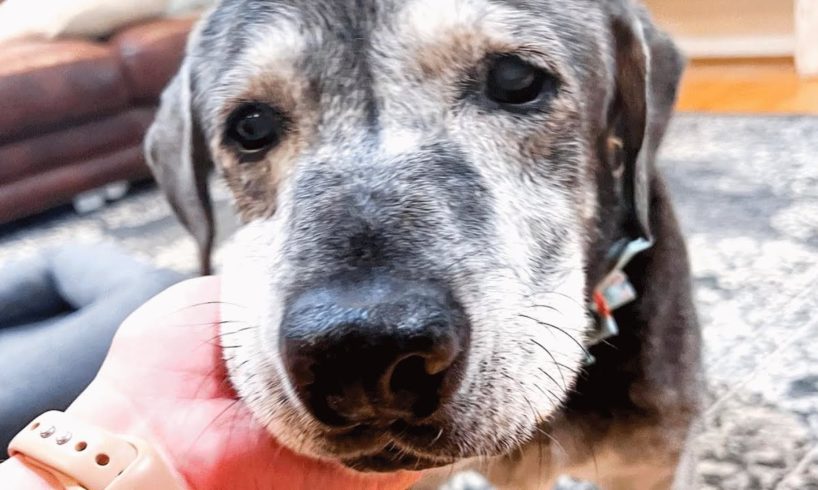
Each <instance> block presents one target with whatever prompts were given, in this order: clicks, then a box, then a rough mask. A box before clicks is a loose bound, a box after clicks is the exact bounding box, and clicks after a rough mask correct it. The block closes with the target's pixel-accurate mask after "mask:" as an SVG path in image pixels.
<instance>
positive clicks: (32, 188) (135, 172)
mask: <svg viewBox="0 0 818 490" xmlns="http://www.w3.org/2000/svg"><path fill="white" fill-rule="evenodd" d="M149 176H150V171H149V170H148V167H147V165H145V159H144V156H143V153H142V145H134V146H132V147H130V148H125V149H122V150H120V151H117V152H114V153H111V154H108V155H103V156H100V157H97V158H92V159H90V160H85V161H83V162H81V163H75V164H71V165H65V166H62V167H58V168H55V169H53V170H49V171H46V172H43V173H41V174H38V175H34V176H31V177H28V178H25V179H22V180H18V181H16V182H12V183H10V184H7V185H0V224H2V223H7V222H10V221H12V220H15V219H18V218H22V217H24V216H30V215H32V214H36V213H39V212H41V211H44V210H46V209H49V208H52V207H54V206H58V205H60V204H65V203H69V202H71V199H73V198H74V196H76V195H77V194H79V193H80V192H85V191H88V190H91V189H95V188H97V187H100V186H103V185H105V184H109V183H111V182H115V181H118V180H131V181H132V180H138V179H142V178H147V177H149Z"/></svg>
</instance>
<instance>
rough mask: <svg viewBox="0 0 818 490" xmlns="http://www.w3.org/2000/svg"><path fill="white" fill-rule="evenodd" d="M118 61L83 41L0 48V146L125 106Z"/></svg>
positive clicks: (109, 54) (94, 45)
mask: <svg viewBox="0 0 818 490" xmlns="http://www.w3.org/2000/svg"><path fill="white" fill-rule="evenodd" d="M128 102H129V100H128V90H127V87H126V84H125V79H124V77H123V75H122V71H121V69H120V66H119V60H118V56H117V55H116V54H115V53H114V52H113V51H112V50H110V49H108V48H107V47H105V46H103V45H99V44H94V43H89V42H84V41H74V40H66V41H35V40H32V41H24V42H14V43H9V44H4V45H3V47H2V49H0V142H3V141H9V140H13V139H17V138H20V137H24V136H26V135H29V134H32V133H34V132H38V131H42V130H47V129H49V128H52V127H54V126H57V125H65V124H69V123H71V122H74V121H81V120H83V119H88V118H90V117H92V116H97V115H100V114H111V113H114V112H117V111H119V110H121V109H122V108H124V107H125V106H126V105H127V104H128Z"/></svg>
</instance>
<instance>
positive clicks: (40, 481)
mask: <svg viewBox="0 0 818 490" xmlns="http://www.w3.org/2000/svg"><path fill="white" fill-rule="evenodd" d="M0 484H2V486H3V488H6V489H8V490H63V488H64V487H63V486H62V485H61V484H60V483H59V482H58V481H57V480H56V478H54V476H53V475H51V474H50V473H48V472H47V471H44V470H42V469H40V468H38V467H36V466H34V465H32V464H30V463H28V462H26V461H25V460H24V458H23V457H21V456H14V457H12V458H10V459H8V460H6V461H3V463H0Z"/></svg>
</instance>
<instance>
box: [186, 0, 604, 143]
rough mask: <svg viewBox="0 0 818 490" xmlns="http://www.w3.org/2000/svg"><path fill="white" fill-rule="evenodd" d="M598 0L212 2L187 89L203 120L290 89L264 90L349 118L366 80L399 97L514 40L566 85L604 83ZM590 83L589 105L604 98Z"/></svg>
mask: <svg viewBox="0 0 818 490" xmlns="http://www.w3.org/2000/svg"><path fill="white" fill-rule="evenodd" d="M602 3H604V2H599V1H588V0H502V1H501V0H287V1H283V0H222V3H220V4H219V5H218V6H217V7H216V9H215V10H214V11H213V12H212V14H211V15H210V17H209V18H208V19H207V21H206V22H205V24H204V25H203V26H202V29H201V32H200V36H199V39H198V41H197V42H196V43H195V44H194V46H193V50H192V51H191V54H192V55H193V56H192V57H191V59H192V62H191V64H192V65H193V68H194V77H195V80H196V87H195V93H197V94H198V97H197V100H198V101H200V104H201V105H200V110H201V111H202V113H203V114H204V115H206V116H215V117H209V119H211V120H214V121H215V120H218V119H220V118H223V117H224V116H223V115H224V114H225V110H226V108H227V107H229V106H230V105H231V103H233V104H234V103H236V101H241V100H247V99H248V98H254V97H257V96H258V95H259V94H264V95H269V93H270V92H277V93H279V94H283V96H284V97H292V98H293V99H292V100H293V103H292V105H291V106H290V107H287V104H286V103H285V104H279V101H277V100H273V102H274V103H277V104H279V105H283V106H284V107H283V108H284V109H285V110H287V109H290V110H294V109H295V101H296V100H302V101H303V100H317V99H318V98H321V101H320V103H318V104H319V105H318V106H317V107H319V109H318V111H319V112H321V113H324V114H327V115H332V114H337V113H339V111H343V112H344V114H345V116H346V117H352V114H351V112H350V108H355V109H353V110H354V111H357V112H358V113H360V114H361V116H362V117H363V118H364V119H366V118H367V117H369V116H367V115H366V114H369V115H370V116H371V115H372V114H374V113H375V111H377V109H376V108H375V107H374V104H375V102H373V100H376V99H377V98H378V96H376V94H374V92H373V90H381V91H386V92H387V93H389V94H390V95H398V94H400V93H401V91H402V90H403V89H402V87H401V86H402V85H404V84H406V83H409V82H410V81H411V80H412V77H415V79H417V78H418V77H420V78H424V77H428V76H430V75H431V76H435V75H436V74H437V73H436V71H438V70H443V71H446V70H449V69H452V68H451V67H452V66H455V65H458V64H460V66H459V67H456V68H459V69H461V73H463V72H462V70H463V69H465V68H467V67H469V66H470V64H471V66H474V64H475V63H477V62H478V61H479V57H480V56H481V54H488V53H490V52H501V51H506V52H513V51H516V50H518V49H520V50H525V51H531V50H535V51H538V52H540V53H542V54H543V55H544V59H548V60H550V62H552V68H554V69H555V71H556V72H558V73H559V72H560V67H561V68H562V69H563V70H564V72H563V73H561V75H566V76H568V77H569V78H570V79H572V80H574V81H576V83H577V86H576V90H575V91H576V92H583V91H586V90H584V87H606V86H607V85H608V81H609V80H608V79H609V78H610V73H609V70H607V69H606V68H607V66H608V65H609V62H608V61H606V59H609V58H610V56H608V54H609V53H608V47H607V41H606V36H607V35H608V34H607V29H606V28H605V25H604V23H605V19H604V15H603V13H602V11H603V6H602ZM412 63H419V64H421V65H424V66H423V68H422V69H423V70H424V71H423V73H421V74H420V75H418V73H412V71H411V69H410V68H411V64H412ZM385 72H388V73H387V74H386V75H384V73H385ZM563 78H564V77H563ZM375 79H378V80H379V81H378V82H377V83H376V82H374V81H373V80H375ZM298 84H300V87H297V86H296V85H298ZM260 86H262V87H263V88H261V89H260V88H259V87H260ZM269 87H272V89H269ZM373 87H374V89H373ZM597 91H598V92H600V93H599V94H596V95H590V97H591V98H592V99H594V100H591V101H590V104H589V105H590V106H599V104H598V101H600V100H603V99H605V97H607V95H606V94H605V93H604V90H603V91H599V90H597ZM293 94H297V95H293ZM381 95H382V94H381ZM341 99H343V102H341ZM597 99H598V100H597ZM338 104H342V105H343V106H344V107H343V109H341V108H340V106H339V105H338ZM297 110H298V112H300V113H303V110H304V107H299V108H298V109H297ZM206 125H209V123H207V124H206ZM207 129H208V130H210V129H211V128H207Z"/></svg>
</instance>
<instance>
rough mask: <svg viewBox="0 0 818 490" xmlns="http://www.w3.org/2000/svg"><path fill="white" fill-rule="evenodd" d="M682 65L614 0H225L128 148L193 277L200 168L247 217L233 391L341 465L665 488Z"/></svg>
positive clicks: (234, 267)
mask: <svg viewBox="0 0 818 490" xmlns="http://www.w3.org/2000/svg"><path fill="white" fill-rule="evenodd" d="M682 68H683V61H682V59H681V57H680V56H679V54H678V53H677V51H676V49H675V47H674V45H673V44H672V42H671V41H670V40H669V39H668V37H667V36H665V35H664V34H663V33H661V32H660V31H658V30H657V29H656V28H655V27H654V26H653V24H652V23H651V21H650V19H649V17H648V15H647V13H646V12H645V11H644V9H643V8H642V7H640V6H638V5H636V4H634V3H632V2H631V1H629V0H528V1H522V0H520V1H517V0H507V1H500V0H343V1H341V0H337V1H336V0H332V1H330V0H290V1H283V0H281V1H279V0H222V1H221V2H220V3H219V4H218V5H216V6H215V8H214V9H213V10H212V11H210V12H209V13H208V14H207V15H206V16H205V17H204V18H203V20H202V21H201V22H200V24H199V26H198V28H197V29H196V30H195V32H194V33H193V34H192V35H191V38H190V41H189V44H188V50H187V57H186V58H185V61H184V63H183V66H182V68H181V70H180V71H179V73H178V75H177V76H176V78H175V79H174V80H173V81H172V82H171V84H170V86H169V87H168V88H167V90H166V91H165V93H164V95H163V96H162V106H161V109H160V111H159V113H158V115H157V119H156V122H155V123H154V125H153V127H152V129H151V130H150V132H149V135H148V138H147V143H146V149H147V155H148V159H149V163H150V165H151V167H152V169H153V171H154V172H155V174H156V176H157V179H158V181H159V183H160V185H161V187H162V189H163V190H164V192H165V193H166V195H167V197H168V198H169V200H170V202H171V204H172V205H173V207H174V209H175V211H176V212H177V214H178V215H179V217H180V218H181V221H182V222H183V223H184V224H185V226H186V227H187V228H188V229H189V231H190V232H191V233H192V234H193V236H194V237H195V238H196V240H197V241H198V244H199V247H200V250H201V263H202V270H203V272H208V271H209V270H210V258H209V257H210V252H211V247H212V241H213V234H214V229H213V228H214V226H213V218H212V211H211V204H210V200H209V195H208V188H207V178H208V174H209V173H210V171H211V170H212V169H215V170H216V171H217V172H218V173H219V174H220V175H221V176H222V177H223V178H224V179H225V181H226V183H227V185H228V187H229V188H230V190H231V192H232V195H233V197H234V201H235V205H236V208H237V210H238V213H239V215H240V216H241V218H242V221H243V223H244V224H243V226H242V229H241V230H240V231H239V232H238V233H237V236H236V237H235V243H234V248H233V252H232V253H230V254H229V257H228V258H227V259H226V262H225V265H224V270H223V274H224V276H225V279H224V289H225V295H226V296H225V297H229V298H232V302H233V303H239V304H240V308H238V309H241V310H242V311H244V312H245V313H244V316H241V318H242V320H241V321H239V320H232V319H231V318H225V320H227V321H225V322H224V325H223V326H222V339H223V344H224V351H225V359H226V361H227V365H228V370H229V374H230V379H231V381H232V383H233V384H234V386H235V388H236V390H237V392H238V394H239V396H240V397H241V398H242V399H243V401H244V402H246V404H247V405H248V406H249V407H250V409H251V410H252V411H253V413H254V414H255V416H256V417H257V418H258V420H259V421H260V422H261V423H263V424H265V426H266V427H268V428H269V430H270V431H271V432H272V433H273V434H275V435H276V437H277V438H278V439H279V440H280V441H281V442H282V443H283V444H285V445H286V446H289V447H291V448H293V449H294V450H296V451H299V452H301V453H304V454H308V455H312V456H315V457H319V458H328V459H333V460H337V461H341V462H342V463H343V464H345V465H347V466H349V467H350V468H353V469H355V470H358V471H394V470H400V469H429V468H438V467H445V466H447V465H452V464H456V465H459V466H462V467H466V466H469V465H473V466H475V467H480V468H481V469H482V470H483V471H484V472H485V473H486V474H487V475H488V476H489V477H490V478H492V479H493V481H494V482H495V483H496V484H497V485H500V486H507V487H509V488H545V487H546V486H547V485H550V484H551V482H552V481H553V478H554V477H555V476H556V475H558V474H560V473H563V472H567V473H571V474H572V475H575V476H577V477H582V478H586V479H590V480H593V481H596V482H598V483H599V484H600V485H602V486H603V488H665V487H670V486H671V485H672V484H673V482H674V478H675V476H674V475H675V474H676V467H677V466H678V464H679V460H680V457H681V455H682V452H683V446H684V443H685V440H686V438H687V435H688V433H689V427H690V426H691V421H692V420H693V418H694V416H695V413H696V410H697V405H698V396H699V391H700V389H699V330H698V326H697V321H696V315H695V311H694V307H693V305H692V302H691V294H690V278H689V267H688V261H687V255H686V250H685V246H684V243H683V239H682V237H681V234H680V232H679V228H678V225H677V222H676V219H675V217H674V214H673V211H672V208H671V204H670V202H669V198H668V194H667V191H666V189H665V186H664V184H663V181H662V179H661V177H660V176H659V174H658V172H657V169H656V168H655V165H654V157H655V155H656V152H657V148H658V146H659V143H660V140H661V139H662V137H663V133H664V131H665V128H666V126H667V123H668V120H669V118H670V116H671V113H672V107H673V104H674V100H675V96H676V87H677V83H678V80H679V77H680V75H681V72H682ZM227 339H229V340H227ZM443 471H450V469H448V468H444V470H443ZM431 473H432V474H433V473H434V472H431ZM679 481H681V480H678V479H677V484H680V483H679ZM681 485H684V483H682V484H681Z"/></svg>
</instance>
